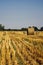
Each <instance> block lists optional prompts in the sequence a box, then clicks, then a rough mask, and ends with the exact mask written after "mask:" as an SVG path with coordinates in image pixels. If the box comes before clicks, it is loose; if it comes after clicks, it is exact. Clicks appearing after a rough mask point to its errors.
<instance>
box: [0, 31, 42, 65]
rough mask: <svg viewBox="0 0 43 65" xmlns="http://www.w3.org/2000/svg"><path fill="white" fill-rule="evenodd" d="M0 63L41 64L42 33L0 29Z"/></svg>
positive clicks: (1, 64) (15, 64)
mask: <svg viewBox="0 0 43 65" xmlns="http://www.w3.org/2000/svg"><path fill="white" fill-rule="evenodd" d="M40 34H41V33H40ZM0 65H43V35H42V34H41V35H25V34H21V33H20V32H19V34H17V33H15V32H14V31H0Z"/></svg>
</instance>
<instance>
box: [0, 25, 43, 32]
mask: <svg viewBox="0 0 43 65" xmlns="http://www.w3.org/2000/svg"><path fill="white" fill-rule="evenodd" d="M30 28H31V26H30ZM33 28H34V30H35V31H43V26H42V27H41V28H40V29H38V28H37V27H36V26H33ZM27 29H28V28H21V29H5V26H4V25H2V24H0V31H1V30H2V31H4V30H8V31H10V30H16V31H18V30H19V31H25V30H27Z"/></svg>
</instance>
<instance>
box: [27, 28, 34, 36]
mask: <svg viewBox="0 0 43 65" xmlns="http://www.w3.org/2000/svg"><path fill="white" fill-rule="evenodd" d="M28 35H34V28H33V27H30V28H28Z"/></svg>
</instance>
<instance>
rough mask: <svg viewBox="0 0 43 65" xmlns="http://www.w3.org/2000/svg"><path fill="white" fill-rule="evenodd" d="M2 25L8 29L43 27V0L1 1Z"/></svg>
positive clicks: (0, 21)
mask: <svg viewBox="0 0 43 65" xmlns="http://www.w3.org/2000/svg"><path fill="white" fill-rule="evenodd" d="M0 24H3V25H5V27H6V28H22V27H28V26H37V27H39V28H40V27H41V26H43V0H0Z"/></svg>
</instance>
